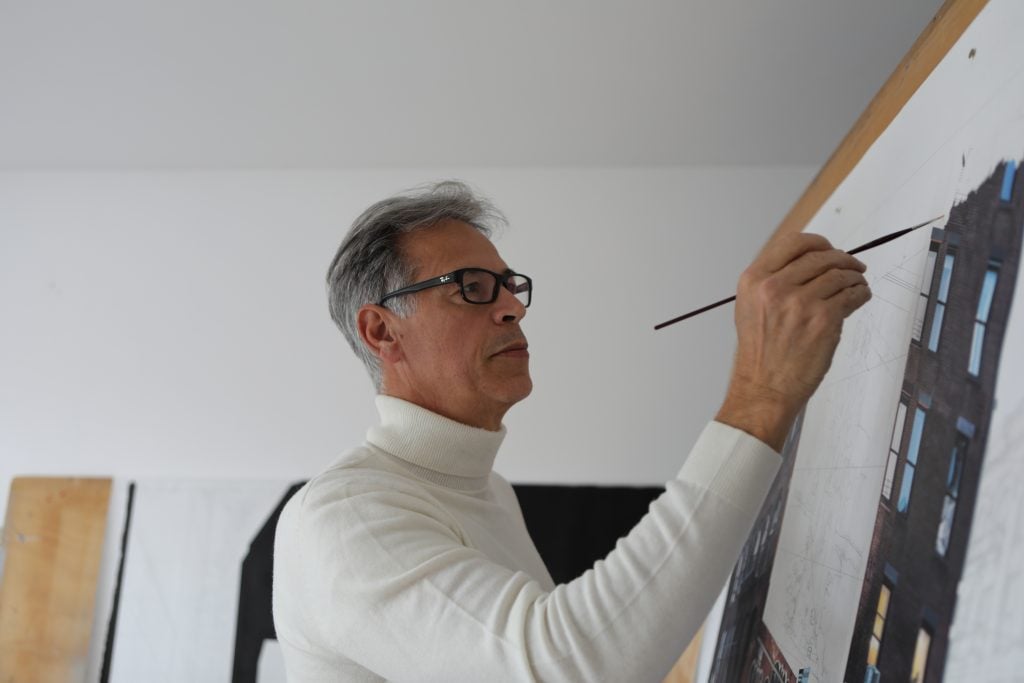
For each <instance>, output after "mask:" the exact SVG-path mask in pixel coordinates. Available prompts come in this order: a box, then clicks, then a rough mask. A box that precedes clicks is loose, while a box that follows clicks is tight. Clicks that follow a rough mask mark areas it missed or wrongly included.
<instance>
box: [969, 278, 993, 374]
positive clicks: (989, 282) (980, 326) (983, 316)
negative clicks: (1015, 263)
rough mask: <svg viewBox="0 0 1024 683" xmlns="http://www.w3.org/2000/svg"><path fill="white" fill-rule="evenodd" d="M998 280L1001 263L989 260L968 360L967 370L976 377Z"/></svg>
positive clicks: (979, 370)
mask: <svg viewBox="0 0 1024 683" xmlns="http://www.w3.org/2000/svg"><path fill="white" fill-rule="evenodd" d="M998 281H999V263H998V262H997V261H989V263H988V269H987V270H986V271H985V280H984V282H982V284H981V295H980V296H979V297H978V310H977V312H976V313H975V314H974V336H973V337H972V338H971V354H970V356H968V361H967V372H969V373H971V374H972V375H974V376H975V377H977V376H978V373H979V372H981V348H982V346H983V345H984V343H985V326H986V325H988V314H989V311H991V310H992V297H993V296H994V295H995V293H996V283H997V282H998Z"/></svg>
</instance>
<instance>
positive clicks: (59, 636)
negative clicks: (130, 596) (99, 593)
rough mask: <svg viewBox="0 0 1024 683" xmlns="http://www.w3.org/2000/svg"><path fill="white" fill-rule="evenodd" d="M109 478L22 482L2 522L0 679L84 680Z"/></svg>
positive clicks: (25, 479) (15, 486) (14, 488)
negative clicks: (2, 562)
mask: <svg viewBox="0 0 1024 683" xmlns="http://www.w3.org/2000/svg"><path fill="white" fill-rule="evenodd" d="M110 488H111V480H110V479H82V478H68V477H17V478H15V479H14V480H13V481H12V482H11V491H10V498H9V499H8V503H7V516H6V518H5V522H4V533H3V549H4V565H3V574H2V575H0V681H39V682H51V681H52V682H58V681H59V682H60V683H69V682H71V681H75V682H77V681H84V680H85V676H86V667H87V664H88V654H89V641H90V637H91V635H92V634H91V631H92V624H93V609H94V607H95V605H94V602H95V598H96V587H97V585H98V579H99V568H100V558H101V556H102V553H103V537H104V534H105V532H106V526H107V506H108V503H109V501H110Z"/></svg>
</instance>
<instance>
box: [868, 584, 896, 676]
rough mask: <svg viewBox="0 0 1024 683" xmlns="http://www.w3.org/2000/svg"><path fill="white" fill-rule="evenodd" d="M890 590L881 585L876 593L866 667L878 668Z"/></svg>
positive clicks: (885, 585)
mask: <svg viewBox="0 0 1024 683" xmlns="http://www.w3.org/2000/svg"><path fill="white" fill-rule="evenodd" d="M891 597H892V589H890V588H889V586H888V585H887V584H884V583H883V584H882V590H881V591H879V593H878V605H877V606H876V607H875V621H874V623H873V624H872V626H871V640H870V641H869V642H868V665H869V666H878V651H879V650H880V649H881V648H882V634H884V633H885V618H886V616H887V615H888V614H889V598H891Z"/></svg>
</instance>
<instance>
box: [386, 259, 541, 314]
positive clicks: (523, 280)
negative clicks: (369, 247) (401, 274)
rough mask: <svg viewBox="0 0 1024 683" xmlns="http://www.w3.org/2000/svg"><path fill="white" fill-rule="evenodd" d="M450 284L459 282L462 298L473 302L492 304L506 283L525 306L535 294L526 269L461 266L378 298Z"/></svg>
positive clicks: (505, 286)
mask: <svg viewBox="0 0 1024 683" xmlns="http://www.w3.org/2000/svg"><path fill="white" fill-rule="evenodd" d="M450 284H457V285H458V286H459V290H460V291H461V292H462V298H463V299H464V300H466V301H467V302H469V303H471V304H489V303H492V302H494V301H496V300H497V298H498V293H499V292H501V288H502V287H504V288H505V289H507V290H508V291H510V292H512V294H514V295H515V297H516V298H517V299H519V301H520V302H522V304H523V306H527V307H528V306H529V305H530V299H531V298H532V297H533V280H531V279H530V278H528V277H527V276H525V275H523V274H522V273H514V272H512V271H511V270H508V271H505V273H504V274H502V273H495V272H492V271H490V270H486V269H484V268H459V269H458V270H454V271H452V272H450V273H448V274H446V275H441V276H439V277H432V278H430V279H429V280H424V281H423V282H417V283H416V284H412V285H409V286H407V287H402V288H401V289H396V290H395V291H393V292H388V293H387V294H385V295H384V298H383V299H381V300H380V301H378V302H377V305H378V306H383V305H384V302H385V301H387V300H388V299H390V298H392V297H396V296H400V295H402V294H411V293H413V292H418V291H420V290H422V289H430V288H431V287H440V286H441V285H450Z"/></svg>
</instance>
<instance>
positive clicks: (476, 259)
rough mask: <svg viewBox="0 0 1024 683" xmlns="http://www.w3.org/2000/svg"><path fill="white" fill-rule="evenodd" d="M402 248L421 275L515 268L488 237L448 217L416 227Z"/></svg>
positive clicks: (504, 270)
mask: <svg viewBox="0 0 1024 683" xmlns="http://www.w3.org/2000/svg"><path fill="white" fill-rule="evenodd" d="M402 247H403V250H404V251H405V253H406V256H407V257H408V258H409V260H410V261H411V262H412V263H413V264H414V266H415V267H416V270H417V271H418V272H417V275H418V276H421V277H432V276H434V275H440V274H441V273H443V272H450V271H452V270H457V269H459V268H472V267H480V268H487V269H488V270H493V271H495V272H499V273H505V272H508V271H510V270H511V269H510V268H509V267H508V264H506V263H505V261H504V259H502V258H501V255H500V254H499V253H498V250H497V248H495V246H494V244H493V243H492V242H491V241H490V240H489V239H488V238H487V236H486V235H484V234H483V233H482V232H480V231H479V230H477V229H476V228H474V227H473V226H472V225H469V224H468V223H464V222H463V221H457V220H453V219H444V220H442V221H439V222H438V223H436V224H434V225H432V226H430V227H429V228H423V229H421V230H415V231H413V232H411V233H409V234H407V235H406V236H405V238H404V239H403V244H402Z"/></svg>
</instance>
